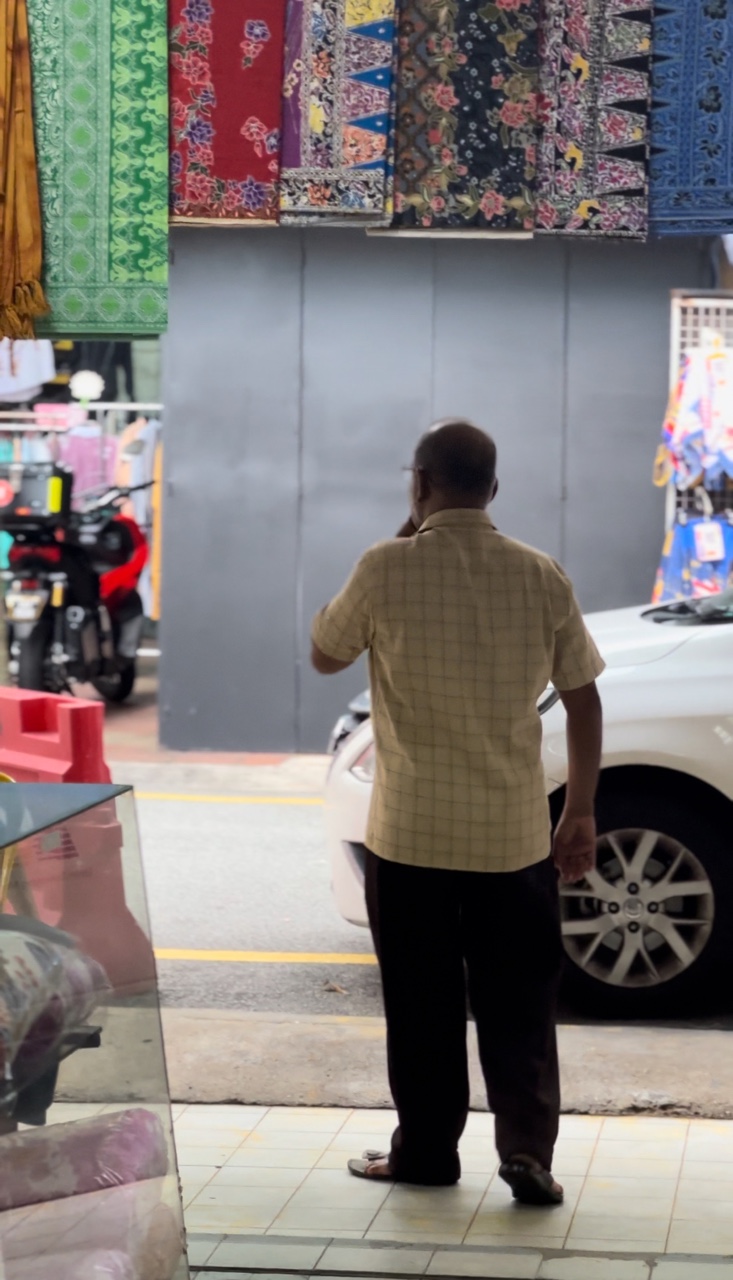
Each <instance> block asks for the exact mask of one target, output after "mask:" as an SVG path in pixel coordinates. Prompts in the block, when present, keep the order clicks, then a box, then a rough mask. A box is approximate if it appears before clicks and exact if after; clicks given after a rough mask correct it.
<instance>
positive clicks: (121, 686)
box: [92, 662, 137, 702]
mask: <svg viewBox="0 0 733 1280" xmlns="http://www.w3.org/2000/svg"><path fill="white" fill-rule="evenodd" d="M136 675H137V671H136V668H135V663H134V662H126V663H125V665H124V666H123V667H121V668H120V670H119V671H118V672H117V674H116V675H114V676H99V677H98V678H97V679H96V680H93V681H92V683H93V685H94V688H95V689H96V690H97V693H101V695H102V697H103V698H104V700H105V702H125V701H126V700H127V699H128V698H129V696H130V694H131V693H132V691H133V688H134V687H135V676H136Z"/></svg>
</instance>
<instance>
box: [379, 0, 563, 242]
mask: <svg viewBox="0 0 733 1280" xmlns="http://www.w3.org/2000/svg"><path fill="white" fill-rule="evenodd" d="M538 16H539V0H495V2H489V3H485V4H481V3H479V4H474V2H473V0H406V2H405V3H404V5H403V6H402V9H401V18H400V27H399V31H400V38H399V49H400V61H399V71H398V83H397V154H396V161H395V165H396V177H395V221H394V225H395V226H397V227H425V228H428V227H462V228H468V227H481V228H490V229H496V230H507V229H508V230H516V231H522V230H529V229H531V228H532V225H533V205H534V185H535V177H536V169H535V164H536V113H537V78H538Z"/></svg>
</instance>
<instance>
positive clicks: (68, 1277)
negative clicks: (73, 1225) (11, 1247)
mask: <svg viewBox="0 0 733 1280" xmlns="http://www.w3.org/2000/svg"><path fill="white" fill-rule="evenodd" d="M48 1263H49V1259H48V1255H46V1256H44V1257H40V1258H22V1259H21V1260H20V1261H18V1262H11V1263H10V1265H9V1266H8V1268H7V1269H6V1272H5V1275H6V1280H49V1267H48ZM53 1280H143V1277H142V1276H141V1274H140V1272H139V1271H138V1270H137V1269H136V1267H134V1266H133V1262H132V1258H131V1257H130V1256H129V1254H126V1253H119V1252H118V1251H114V1252H113V1251H112V1250H111V1249H97V1250H96V1251H95V1252H94V1253H57V1254H56V1255H55V1256H54V1260H53Z"/></svg>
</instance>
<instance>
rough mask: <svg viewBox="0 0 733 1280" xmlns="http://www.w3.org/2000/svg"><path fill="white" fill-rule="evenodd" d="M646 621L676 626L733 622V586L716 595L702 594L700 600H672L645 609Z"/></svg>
mask: <svg viewBox="0 0 733 1280" xmlns="http://www.w3.org/2000/svg"><path fill="white" fill-rule="evenodd" d="M644 617H645V618H646V619H647V621H648V622H659V623H667V624H668V625H669V624H672V625H673V626H678V627H699V626H704V625H708V626H710V625H712V624H713V623H721V622H733V587H731V588H729V589H728V590H727V591H721V592H720V594H719V595H716V596H704V597H703V598H702V599H701V600H674V601H672V603H671V604H660V605H657V606H656V608H654V609H647V611H646V613H645V614H644Z"/></svg>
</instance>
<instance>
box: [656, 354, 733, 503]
mask: <svg viewBox="0 0 733 1280" xmlns="http://www.w3.org/2000/svg"><path fill="white" fill-rule="evenodd" d="M703 336H704V337H706V345H705V346H703V347H700V348H695V349H693V350H691V351H688V352H686V353H685V356H684V359H683V362H682V367H681V369H680V374H679V378H678V380H677V384H676V386H675V388H674V390H673V392H672V395H671V397H670V402H669V406H668V408H667V413H666V416H665V420H664V425H663V428H662V447H663V449H664V450H665V453H666V461H667V465H668V471H669V475H670V477H671V479H672V481H673V482H674V484H675V486H676V487H677V488H678V489H689V488H692V487H693V486H694V485H697V484H700V483H704V484H705V485H706V486H707V487H711V486H714V485H716V484H718V483H719V482H720V481H721V480H722V479H723V478H724V477H728V478H731V479H733V351H732V350H730V349H729V348H726V347H724V346H723V342H722V339H721V338H720V335H718V334H715V333H712V332H711V333H710V334H709V335H703ZM664 461H665V459H664V457H663V456H660V455H658V458H657V467H658V468H659V469H660V474H664V473H665V471H666V469H667V468H665V467H664V466H663V463H664Z"/></svg>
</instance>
